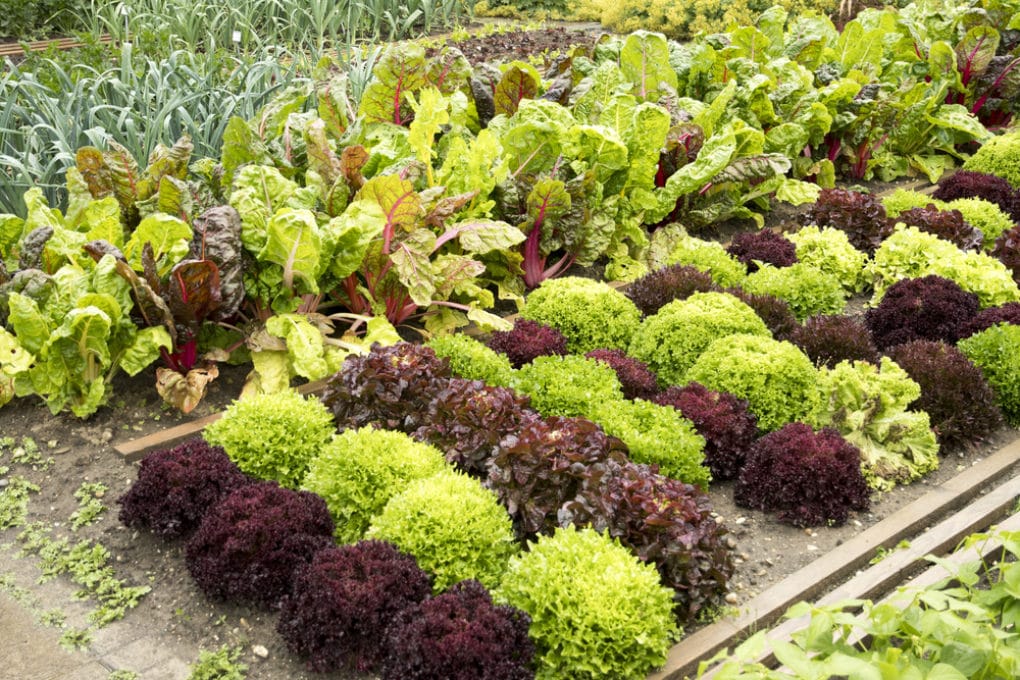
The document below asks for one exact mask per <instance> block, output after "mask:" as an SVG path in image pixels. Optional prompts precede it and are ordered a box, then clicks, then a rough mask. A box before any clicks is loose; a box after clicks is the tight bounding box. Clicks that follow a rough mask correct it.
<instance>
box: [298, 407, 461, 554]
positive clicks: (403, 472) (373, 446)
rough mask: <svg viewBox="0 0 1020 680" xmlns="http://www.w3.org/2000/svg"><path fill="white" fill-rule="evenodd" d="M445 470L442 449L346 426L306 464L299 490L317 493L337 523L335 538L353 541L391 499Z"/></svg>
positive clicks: (394, 434)
mask: <svg viewBox="0 0 1020 680" xmlns="http://www.w3.org/2000/svg"><path fill="white" fill-rule="evenodd" d="M445 469H447V468H446V461H445V460H444V459H443V453H442V452H441V451H439V450H438V449H436V448H434V447H432V446H429V445H427V444H422V443H420V442H417V441H414V440H413V439H411V438H410V437H408V436H407V435H406V434H404V433H403V432H394V431H392V430H377V429H375V428H372V427H366V428H362V429H360V430H345V431H344V432H343V433H342V434H341V435H339V436H338V437H336V438H334V439H333V441H331V442H330V443H329V444H327V445H326V446H325V447H323V449H322V452H321V453H319V454H318V455H317V456H316V457H315V458H314V459H313V460H312V461H311V465H309V467H308V473H307V474H306V475H305V477H304V484H303V485H302V488H304V489H306V490H307V491H311V492H312V493H314V494H318V495H319V496H320V497H321V498H322V499H323V500H324V501H326V506H327V507H328V508H329V513H330V515H332V516H333V520H334V522H335V523H336V533H335V536H336V539H337V540H338V541H340V542H342V543H354V542H355V541H357V540H359V539H360V538H361V537H362V536H363V535H364V534H365V531H366V530H367V529H368V525H369V524H370V522H371V521H372V518H373V517H374V516H375V515H377V514H379V512H380V511H382V509H383V507H385V505H386V503H387V502H389V500H390V499H391V498H393V497H394V496H396V495H397V494H398V493H401V492H402V491H404V489H406V488H407V487H408V486H409V485H410V484H411V482H413V481H416V480H419V479H424V478H426V477H431V476H432V475H434V474H437V473H439V472H442V471H443V470H445Z"/></svg>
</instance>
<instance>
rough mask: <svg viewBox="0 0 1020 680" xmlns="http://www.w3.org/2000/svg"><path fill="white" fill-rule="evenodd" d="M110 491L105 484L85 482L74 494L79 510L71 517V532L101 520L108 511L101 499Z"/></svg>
mask: <svg viewBox="0 0 1020 680" xmlns="http://www.w3.org/2000/svg"><path fill="white" fill-rule="evenodd" d="M108 490H109V489H108V488H107V487H106V485H105V484H101V483H98V482H84V483H83V484H82V485H81V486H79V487H78V490H77V491H75V492H74V497H75V498H76V499H77V500H78V509H77V510H75V511H74V512H73V513H72V514H71V517H70V520H71V531H77V530H78V529H80V528H82V527H84V526H88V525H89V524H92V523H93V522H95V521H96V520H97V519H99V516H100V515H101V514H103V511H104V510H106V506H105V505H103V502H102V501H101V500H99V499H100V498H102V497H103V496H105V495H106V492H107V491H108Z"/></svg>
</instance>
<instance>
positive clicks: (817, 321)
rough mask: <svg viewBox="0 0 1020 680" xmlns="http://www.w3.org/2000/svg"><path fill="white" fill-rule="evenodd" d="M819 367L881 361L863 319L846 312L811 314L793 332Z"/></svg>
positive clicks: (794, 339) (798, 344)
mask: <svg viewBox="0 0 1020 680" xmlns="http://www.w3.org/2000/svg"><path fill="white" fill-rule="evenodd" d="M790 342H792V343H793V344H795V345H797V347H800V348H801V349H802V350H804V353H805V354H807V355H808V356H809V357H811V360H812V361H813V362H815V365H816V366H825V367H827V368H832V367H833V366H835V365H836V364H838V363H839V362H841V361H868V362H870V363H873V364H877V363H878V359H879V354H878V350H877V349H876V348H875V343H874V342H872V340H871V331H870V330H869V329H868V326H866V325H865V324H864V322H863V321H862V320H861V319H859V318H857V317H854V316H848V315H844V314H836V315H824V314H820V315H818V316H812V317H811V318H810V319H808V320H807V321H805V322H804V324H803V325H802V326H799V327H798V328H797V329H796V330H795V331H793V333H792V334H791V335H790Z"/></svg>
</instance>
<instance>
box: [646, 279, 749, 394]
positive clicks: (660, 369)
mask: <svg viewBox="0 0 1020 680" xmlns="http://www.w3.org/2000/svg"><path fill="white" fill-rule="evenodd" d="M736 333H747V334H753V335H761V336H768V335H769V330H768V328H766V326H765V322H763V321H762V320H761V319H760V318H759V317H758V315H757V314H755V313H754V310H753V309H751V308H750V307H748V306H747V305H746V304H744V303H743V302H741V301H740V300H738V299H737V298H735V297H734V296H732V295H729V294H727V293H695V294H694V295H692V296H690V297H689V298H687V299H686V300H674V301H673V302H670V303H668V304H666V305H664V306H663V307H662V308H661V309H659V311H658V312H656V313H655V314H653V315H652V316H649V317H647V318H646V319H645V320H644V321H642V322H641V325H640V326H639V327H638V329H637V332H636V333H635V334H634V337H633V339H632V340H631V344H630V349H629V354H630V355H631V356H633V357H635V358H637V359H639V360H641V361H644V362H645V363H647V364H648V366H649V368H651V369H652V370H653V371H655V373H656V375H658V377H659V382H660V383H661V384H662V385H663V386H666V385H678V384H683V383H684V382H686V375H687V371H688V370H689V369H690V367H691V366H693V365H694V362H695V361H697V359H698V357H699V356H700V355H701V353H702V352H704V351H705V349H706V348H707V347H708V346H709V345H711V344H712V342H714V341H715V340H718V339H719V338H723V337H726V336H727V335H733V334H736Z"/></svg>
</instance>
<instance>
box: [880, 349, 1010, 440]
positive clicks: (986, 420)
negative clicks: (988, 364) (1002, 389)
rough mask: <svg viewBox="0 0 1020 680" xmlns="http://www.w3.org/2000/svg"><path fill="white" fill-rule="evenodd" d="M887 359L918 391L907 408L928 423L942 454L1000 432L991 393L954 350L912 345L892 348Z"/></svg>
mask: <svg viewBox="0 0 1020 680" xmlns="http://www.w3.org/2000/svg"><path fill="white" fill-rule="evenodd" d="M889 357H890V358H891V359H892V360H893V361H895V362H896V364H897V365H899V367H900V368H902V369H903V370H904V371H906V372H907V375H909V376H910V378H911V379H912V380H913V381H914V382H916V383H917V384H918V385H920V387H921V396H920V397H918V399H917V401H915V402H913V403H912V404H911V406H912V407H913V408H916V409H919V410H922V411H924V412H925V413H927V414H928V417H929V418H931V429H932V430H933V431H934V432H935V435H936V437H938V441H939V446H940V447H941V449H942V450H943V451H948V450H952V449H959V448H962V447H964V446H966V445H968V444H977V443H979V442H981V441H983V440H985V439H986V438H987V437H988V436H989V435H990V434H992V433H993V432H995V431H996V430H997V429H998V428H1000V427H1002V425H1003V418H1002V412H1001V411H1000V410H999V407H998V406H996V404H995V395H994V394H993V393H992V389H991V387H989V385H988V382H987V381H986V380H985V378H984V376H983V375H982V374H981V370H980V369H979V368H978V367H977V366H975V365H974V364H973V363H971V362H970V360H969V359H967V357H966V356H964V355H963V353H962V352H960V350H958V349H957V348H955V347H953V346H952V345H948V344H946V343H944V342H932V341H930V340H915V341H913V342H907V343H904V344H902V345H897V346H896V347H893V348H892V349H891V350H889Z"/></svg>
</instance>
